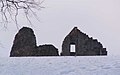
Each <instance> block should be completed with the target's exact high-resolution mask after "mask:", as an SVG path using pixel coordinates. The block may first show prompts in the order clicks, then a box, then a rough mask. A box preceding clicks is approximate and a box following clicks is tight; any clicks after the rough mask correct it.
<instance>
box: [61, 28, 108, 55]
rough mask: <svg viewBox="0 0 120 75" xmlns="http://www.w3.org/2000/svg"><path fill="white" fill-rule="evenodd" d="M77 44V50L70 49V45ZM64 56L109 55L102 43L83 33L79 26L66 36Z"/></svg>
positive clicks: (63, 47) (63, 46)
mask: <svg viewBox="0 0 120 75" xmlns="http://www.w3.org/2000/svg"><path fill="white" fill-rule="evenodd" d="M72 44H74V45H75V52H71V51H70V45H72ZM61 55H62V56H70V55H72V56H73V55H75V56H96V55H107V51H106V49H105V48H103V46H102V44H101V43H100V42H98V41H97V39H93V38H92V37H89V36H88V35H86V34H85V33H82V32H81V31H80V30H79V29H77V27H74V28H73V30H72V31H71V32H70V33H69V34H68V35H67V36H66V37H65V39H64V41H63V44H62V53H61Z"/></svg>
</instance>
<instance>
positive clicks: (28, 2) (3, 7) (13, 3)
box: [0, 0, 44, 28]
mask: <svg viewBox="0 0 120 75" xmlns="http://www.w3.org/2000/svg"><path fill="white" fill-rule="evenodd" d="M43 2H44V0H42V1H39V2H36V1H35V0H1V1H0V12H1V15H2V22H4V25H6V24H7V23H8V22H9V21H10V20H12V21H13V22H14V23H15V24H16V26H17V28H18V18H17V16H18V15H19V10H24V14H25V15H26V19H27V20H28V22H29V23H30V24H31V25H32V22H31V20H30V18H29V16H28V14H29V13H30V12H31V13H32V15H33V16H34V17H35V18H36V20H38V21H39V19H38V17H37V15H36V13H35V12H34V9H37V10H39V9H41V8H44V7H42V6H41V4H42V3H43ZM9 17H10V18H9ZM13 17H14V18H13Z"/></svg>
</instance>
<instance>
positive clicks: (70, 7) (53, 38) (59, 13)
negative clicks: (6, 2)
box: [0, 0, 120, 57]
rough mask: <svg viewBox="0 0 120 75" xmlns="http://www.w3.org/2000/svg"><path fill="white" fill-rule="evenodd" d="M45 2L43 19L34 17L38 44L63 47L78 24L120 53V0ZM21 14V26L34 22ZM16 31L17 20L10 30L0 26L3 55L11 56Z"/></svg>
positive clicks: (90, 34) (106, 45)
mask: <svg viewBox="0 0 120 75" xmlns="http://www.w3.org/2000/svg"><path fill="white" fill-rule="evenodd" d="M42 6H44V7H45V8H44V9H42V10H40V11H39V12H37V13H38V17H39V19H40V22H38V21H36V20H34V18H32V21H33V24H34V25H33V26H32V28H33V30H34V31H35V35H36V39H37V45H42V44H53V45H54V46H56V47H57V48H58V49H59V51H61V45H62V41H63V39H64V37H65V36H66V35H67V34H68V33H69V32H70V31H71V29H72V28H73V27H74V26H77V27H78V28H79V29H80V30H81V31H83V32H84V33H86V34H88V35H89V36H92V37H93V38H95V39H98V41H100V42H101V43H102V44H103V46H104V47H106V48H107V51H108V54H109V55H120V46H119V45H120V35H119V34H120V0H45V2H44V3H43V5H42ZM18 18H19V24H20V25H21V26H20V27H22V26H30V25H28V24H29V23H27V22H26V20H25V19H24V17H23V16H19V17H18ZM30 27H31V26H30ZM16 33H17V30H16V27H15V25H14V24H13V23H9V24H8V30H5V29H3V26H1V27H0V35H1V36H0V46H1V47H0V57H8V56H9V53H10V50H11V46H12V44H13V40H14V36H15V34H16Z"/></svg>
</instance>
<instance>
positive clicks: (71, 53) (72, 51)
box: [70, 44, 76, 56]
mask: <svg viewBox="0 0 120 75" xmlns="http://www.w3.org/2000/svg"><path fill="white" fill-rule="evenodd" d="M75 49H76V48H75V44H71V45H70V55H71V56H75V52H76V50H75Z"/></svg>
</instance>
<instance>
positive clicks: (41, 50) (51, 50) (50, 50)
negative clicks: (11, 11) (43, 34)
mask: <svg viewBox="0 0 120 75" xmlns="http://www.w3.org/2000/svg"><path fill="white" fill-rule="evenodd" d="M36 55H37V56H59V54H58V49H57V48H55V47H54V46H53V45H40V46H39V47H38V52H37V53H36Z"/></svg>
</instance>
